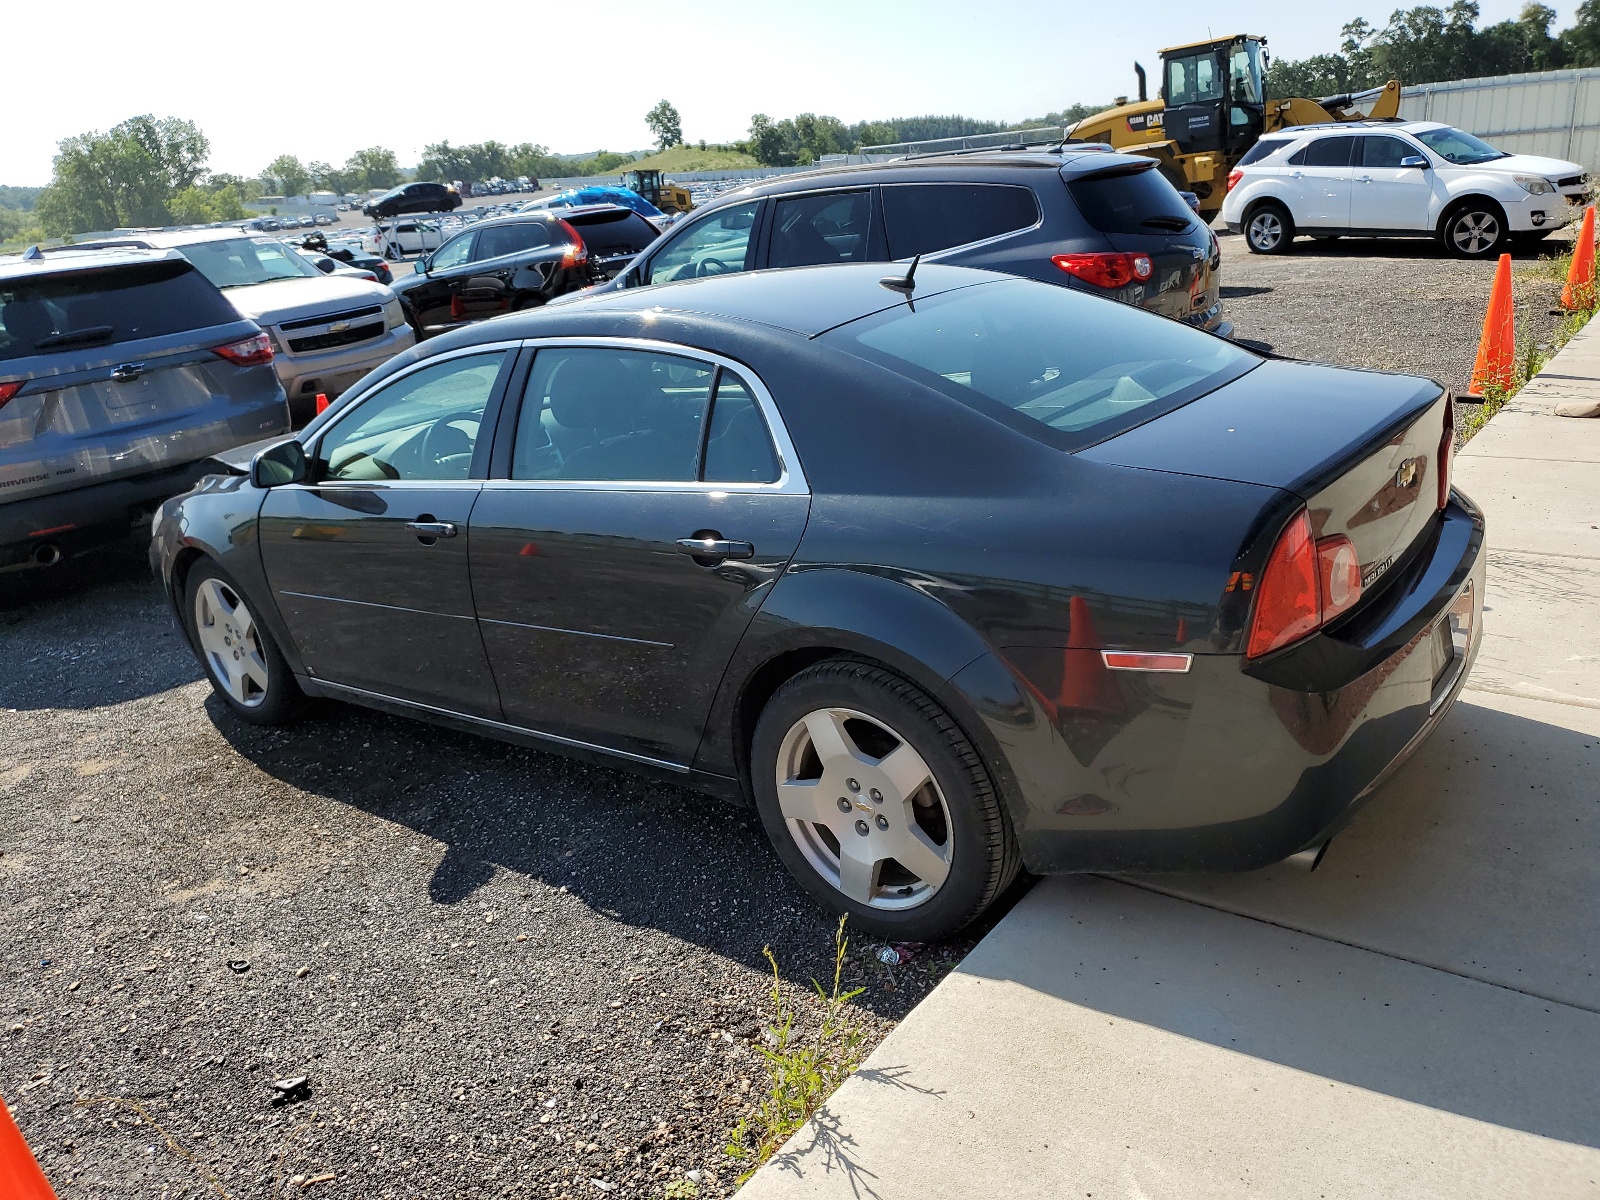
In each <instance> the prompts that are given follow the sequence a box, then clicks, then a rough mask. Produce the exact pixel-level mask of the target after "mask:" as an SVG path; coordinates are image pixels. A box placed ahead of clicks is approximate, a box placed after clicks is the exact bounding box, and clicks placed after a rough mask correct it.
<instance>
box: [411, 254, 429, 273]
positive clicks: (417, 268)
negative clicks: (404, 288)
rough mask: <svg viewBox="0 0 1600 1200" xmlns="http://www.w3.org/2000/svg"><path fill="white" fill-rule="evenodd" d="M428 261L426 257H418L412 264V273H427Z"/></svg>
mask: <svg viewBox="0 0 1600 1200" xmlns="http://www.w3.org/2000/svg"><path fill="white" fill-rule="evenodd" d="M428 262H429V260H428V259H426V258H419V259H417V261H416V262H414V263H412V264H411V271H412V273H413V274H415V275H426V274H427V273H428Z"/></svg>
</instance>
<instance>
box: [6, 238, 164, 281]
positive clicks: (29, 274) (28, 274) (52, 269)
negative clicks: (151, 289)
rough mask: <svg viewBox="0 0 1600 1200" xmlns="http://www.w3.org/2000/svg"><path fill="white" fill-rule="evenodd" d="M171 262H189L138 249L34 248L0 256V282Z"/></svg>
mask: <svg viewBox="0 0 1600 1200" xmlns="http://www.w3.org/2000/svg"><path fill="white" fill-rule="evenodd" d="M34 250H39V253H38V255H37V257H35V256H34V254H33V251H34ZM170 259H176V260H179V261H183V262H187V261H188V260H187V259H185V258H184V257H183V255H181V254H179V253H178V252H177V251H176V250H165V249H162V250H155V249H146V248H143V247H137V246H96V245H90V246H86V247H80V246H54V247H51V248H49V249H47V250H43V249H39V248H38V247H33V248H32V249H30V250H28V251H25V252H24V253H22V254H0V282H10V281H13V280H20V279H28V278H34V277H37V276H40V275H59V274H61V273H63V272H66V271H92V270H95V269H97V268H101V267H117V266H127V265H129V264H130V263H146V262H165V261H167V260H170Z"/></svg>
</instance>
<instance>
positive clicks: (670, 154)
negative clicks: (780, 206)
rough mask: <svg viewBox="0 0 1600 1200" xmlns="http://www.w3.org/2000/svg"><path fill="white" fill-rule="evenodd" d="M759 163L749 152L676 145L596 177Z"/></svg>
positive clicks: (733, 167) (734, 167) (724, 168)
mask: <svg viewBox="0 0 1600 1200" xmlns="http://www.w3.org/2000/svg"><path fill="white" fill-rule="evenodd" d="M758 165H759V164H758V163H757V162H756V160H755V159H753V158H751V157H750V156H749V155H748V154H740V153H739V152H738V151H737V150H710V149H707V150H697V149H695V148H694V147H693V146H674V147H672V149H670V150H663V151H661V153H659V154H652V155H650V156H649V157H648V158H641V159H640V160H639V161H638V162H635V163H630V164H628V165H627V166H626V167H622V168H619V169H618V170H617V171H612V172H610V173H609V174H607V175H603V176H595V178H597V179H602V178H603V179H611V178H614V177H615V176H617V175H618V174H620V173H621V172H622V171H631V170H634V169H635V168H643V169H649V168H650V167H654V168H656V169H657V170H658V171H666V172H668V173H669V174H670V173H671V172H673V171H737V170H739V169H740V168H741V167H754V166H758Z"/></svg>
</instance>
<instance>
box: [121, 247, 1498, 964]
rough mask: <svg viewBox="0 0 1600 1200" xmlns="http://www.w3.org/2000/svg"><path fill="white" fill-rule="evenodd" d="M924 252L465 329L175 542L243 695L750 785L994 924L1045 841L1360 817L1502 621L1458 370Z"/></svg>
mask: <svg viewBox="0 0 1600 1200" xmlns="http://www.w3.org/2000/svg"><path fill="white" fill-rule="evenodd" d="M902 269H903V268H902ZM883 270H884V267H883V265H882V264H877V265H870V264H863V265H859V266H848V265H846V266H831V267H817V268H804V269H797V270H787V271H777V272H755V273H751V274H742V275H731V276H727V277H723V278H716V279H702V280H697V281H693V282H688V283H680V284H672V285H668V286H665V287H659V288H650V289H641V290H638V291H630V292H622V293H619V294H616V295H612V296H608V297H603V298H598V299H596V300H594V301H593V302H589V303H583V304H575V305H571V306H568V307H562V308H551V309H545V310H540V311H536V312H530V313H526V314H518V315H513V316H509V317H505V318H500V319H497V320H494V321H490V322H486V323H483V324H480V325H475V326H471V327H469V328H466V329H461V330H457V331H455V332H453V333H450V334H446V335H444V336H442V337H439V338H437V339H435V340H433V341H430V342H429V343H427V344H426V345H425V346H419V347H416V348H414V349H412V350H410V351H407V352H406V353H405V354H402V355H400V356H399V357H398V358H397V359H395V360H394V361H393V362H391V363H390V364H388V365H387V366H385V367H383V368H381V369H379V370H378V371H376V372H374V373H373V374H372V375H369V376H368V377H367V378H366V380H364V381H363V383H362V384H361V385H359V386H358V387H357V388H355V389H353V390H352V391H351V392H349V393H347V394H346V395H345V396H344V397H343V398H342V399H341V400H340V401H339V402H338V403H337V404H336V405H335V406H334V407H332V408H331V409H329V410H328V411H327V412H326V413H324V414H322V415H321V416H320V417H318V418H317V419H316V420H315V421H313V422H312V423H311V424H310V425H309V426H307V427H306V429H305V430H304V431H302V432H301V433H300V434H299V435H298V436H297V438H296V439H295V440H293V441H289V442H282V443H278V444H276V445H274V446H271V447H268V448H266V449H263V450H261V451H260V452H259V453H258V454H256V455H255V457H254V459H253V460H252V461H251V462H250V463H249V465H248V468H244V467H243V466H242V465H241V467H240V469H241V470H244V469H247V470H248V474H236V475H231V476H212V477H209V478H208V479H206V480H205V481H203V482H202V483H201V484H200V485H199V486H198V487H197V488H196V489H195V490H194V491H192V492H190V493H188V494H187V495H185V496H182V497H180V498H178V499H176V500H173V501H171V502H169V503H168V504H167V505H166V506H165V507H164V508H163V509H162V511H161V513H160V514H159V516H158V519H157V522H156V527H155V540H154V544H153V548H152V556H153V561H154V565H155V568H156V571H157V573H158V575H159V577H160V579H161V580H162V581H163V583H164V584H165V587H166V590H167V593H168V595H169V596H170V598H171V601H172V605H173V608H174V611H175V613H176V614H177V617H178V620H179V624H180V625H181V627H182V629H183V631H184V634H185V636H186V637H187V638H188V640H189V642H190V643H191V645H192V646H193V647H194V649H195V652H196V654H197V655H198V656H199V658H200V660H201V662H202V663H203V664H204V665H205V668H206V671H207V672H208V674H209V676H210V679H211V682H212V684H213V685H214V687H215V688H216V691H217V693H218V695H219V696H220V697H221V698H222V700H223V701H224V702H225V703H226V704H227V705H228V706H229V707H230V708H231V709H232V710H233V711H234V712H235V713H236V714H237V715H238V716H239V717H240V718H242V719H244V720H247V721H253V722H258V723H263V724H265V723H273V722H279V721H283V720H285V719H287V718H289V717H290V716H291V715H292V714H293V713H294V712H295V711H296V709H297V708H298V707H299V706H300V704H301V702H302V700H303V699H304V698H305V697H307V696H314V697H329V698H334V699H340V700H348V701H353V702H355V703H358V704H365V705H370V706H372V707H375V708H379V709H383V710H386V711H389V712H392V713H398V714H403V715H406V716H412V717H417V718H421V719H423V720H427V721H434V722H438V723H441V724H445V725H450V726H454V727H457V728H461V729H467V730H474V731H478V732H481V733H485V734H488V735H490V736H494V737H501V738H506V739H509V740H514V741H520V742H526V743H529V744H532V745H537V746H543V747H549V748H551V749H556V750H565V751H568V752H572V753H577V754H582V755H585V756H589V757H593V758H595V759H597V760H599V761H602V762H607V763H613V764H618V765H622V766H625V767H632V768H635V769H639V770H645V771H652V772H657V773H661V774H664V775H666V776H668V777H670V778H675V779H678V780H681V781H683V782H685V783H687V784H689V785H691V786H696V787H700V788H703V789H706V790H708V791H711V792H715V793H720V794H722V795H725V796H727V797H729V798H732V799H743V800H746V801H748V802H751V803H753V804H754V805H755V806H756V808H757V809H758V810H759V812H760V815H761V819H762V821H763V823H764V824H765V827H766V830H767V833H768V834H769V836H770V837H771V840H772V843H773V845H774V846H775V847H776V848H777V851H778V854H779V856H780V857H781V858H782V859H783V861H784V863H785V864H786V865H787V866H788V868H789V869H790V870H791V871H793V872H794V873H795V875H796V876H798V877H799V879H800V880H801V881H802V882H803V883H804V884H805V886H806V887H808V888H809V889H810V890H811V891H812V892H813V893H814V894H815V895H816V896H817V897H818V898H820V899H821V900H822V901H823V902H824V903H826V904H829V905H831V906H832V907H833V908H835V909H837V910H839V911H841V912H848V913H849V914H850V915H851V917H852V919H853V920H854V921H855V922H856V923H857V924H859V925H861V926H864V927H865V928H866V929H868V930H869V931H871V932H873V933H875V934H878V935H881V936H888V937H904V938H915V939H922V938H932V937H938V936H940V935H944V934H948V933H950V932H951V931H953V930H955V929H958V928H960V927H961V926H962V925H963V924H964V923H965V922H968V921H970V920H971V919H972V918H973V917H975V916H976V915H977V914H978V913H980V912H982V911H983V909H984V906H985V905H987V904H988V903H989V902H990V901H991V900H993V899H994V897H995V896H996V895H997V894H999V893H1000V891H1001V890H1002V889H1003V888H1005V886H1006V885H1007V884H1008V883H1009V882H1010V881H1011V879H1012V878H1013V877H1014V875H1015V874H1016V872H1017V871H1018V870H1019V869H1020V868H1023V867H1026V868H1027V869H1029V870H1031V871H1035V872H1060V871H1082V870H1115V871H1159V870H1175V869H1183V870H1191V869H1208V870H1210V869H1216V870H1239V869H1248V868H1253V867H1260V866H1264V865H1266V864H1268V863H1272V862H1274V861H1277V860H1280V859H1283V858H1285V857H1287V856H1290V855H1295V854H1300V855H1306V854H1307V853H1308V852H1314V851H1315V850H1316V848H1318V847H1320V846H1322V845H1324V844H1325V843H1326V841H1327V839H1328V838H1329V837H1330V835H1331V834H1332V832H1333V831H1334V830H1336V829H1337V828H1338V827H1339V825H1340V824H1341V822H1343V821H1345V820H1346V819H1347V818H1348V817H1349V815H1350V814H1351V812H1352V811H1353V810H1354V808H1355V807H1356V805H1357V804H1358V803H1359V802H1360V801H1361V800H1362V799H1363V798H1365V797H1366V796H1367V795H1369V794H1370V793H1371V792H1372V791H1373V790H1374V788H1375V787H1376V786H1377V785H1378V783H1379V782H1380V781H1381V780H1382V779H1383V778H1384V777H1385V776H1387V775H1388V774H1389V772H1390V771H1391V770H1392V769H1393V768H1394V767H1395V766H1396V765H1397V764H1398V763H1400V762H1401V761H1402V760H1403V759H1404V758H1405V757H1406V756H1407V755H1408V754H1409V752H1410V751H1411V750H1412V749H1413V748H1415V746H1416V745H1417V744H1418V743H1419V741H1420V740H1421V739H1422V738H1423V737H1425V736H1426V735H1427V734H1428V733H1429V731H1430V730H1432V729H1433V727H1434V726H1435V725H1436V724H1437V723H1438V721H1439V720H1440V719H1441V717H1442V716H1443V714H1444V713H1445V711H1446V709H1447V708H1448V707H1449V705H1450V703H1451V701H1452V700H1453V699H1454V698H1455V696H1456V694H1457V692H1458V691H1459V690H1460V688H1461V686H1462V683H1463V680H1464V679H1465V677H1466V674H1467V669H1468V666H1469V665H1470V663H1471V661H1472V658H1473V656H1474V654H1475V652H1476V650H1477V644H1478V638H1479V622H1478V619H1477V614H1478V606H1479V601H1480V599H1481V597H1482V594H1483V573H1484V565H1483V564H1484V545H1483V537H1484V526H1483V518H1482V516H1481V515H1480V514H1479V512H1478V510H1477V509H1476V508H1474V507H1473V506H1472V504H1471V503H1470V502H1469V501H1468V500H1467V499H1466V498H1465V497H1463V496H1461V495H1460V494H1459V493H1455V492H1452V491H1451V489H1450V486H1449V478H1448V475H1449V462H1450V445H1451V432H1452V430H1451V413H1450V408H1451V400H1450V397H1449V395H1448V394H1447V393H1446V392H1444V391H1443V390H1442V389H1441V388H1440V387H1439V386H1438V385H1437V384H1434V383H1431V382H1429V381H1427V380H1424V379H1418V378H1413V377H1408V376H1402V375H1389V374H1379V373H1373V372H1356V371H1346V370H1338V369H1334V368H1330V367H1324V366H1313V365H1309V364H1304V363H1295V362H1286V361H1281V360H1272V359H1263V358H1261V357H1259V356H1257V355H1254V354H1251V353H1249V352H1247V351H1246V350H1243V349H1241V348H1239V347H1237V346H1234V345H1232V344H1230V343H1229V342H1227V341H1224V340H1222V339H1220V338H1217V337H1213V336H1211V335H1208V334H1205V333H1202V332H1200V331H1198V330H1195V329H1192V328H1189V327H1187V326H1184V325H1182V324H1179V323H1177V322H1174V321H1169V320H1165V319H1163V318H1160V317H1156V316H1152V315H1150V314H1148V313H1145V312H1141V311H1139V310H1137V309H1133V308H1129V307H1127V306H1124V305H1120V304H1116V303H1113V302H1110V301H1106V300H1101V299H1097V298H1094V297H1091V296H1087V295H1083V294H1081V293H1076V292H1072V291H1069V290H1067V289H1063V288H1056V287H1050V286H1048V285H1046V284H1041V283H1036V282H1032V281H1029V280H1023V279H1016V278H1012V277H1008V276H1000V275H993V274H989V273H985V272H977V271H971V270H965V269H960V268H953V267H938V266H924V267H923V268H922V269H921V271H919V272H918V273H917V274H916V278H915V280H914V281H913V285H912V290H911V292H910V294H909V295H907V294H906V292H905V290H904V288H903V286H902V288H901V289H900V290H896V289H893V288H890V287H886V286H884V284H885V282H890V283H892V282H901V283H902V285H903V281H895V280H888V281H884V280H882V276H883ZM530 802H537V801H530Z"/></svg>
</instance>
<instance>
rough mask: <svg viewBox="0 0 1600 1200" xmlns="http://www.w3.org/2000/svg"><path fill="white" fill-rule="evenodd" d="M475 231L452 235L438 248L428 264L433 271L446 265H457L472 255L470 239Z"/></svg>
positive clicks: (439, 269) (442, 268) (473, 236)
mask: <svg viewBox="0 0 1600 1200" xmlns="http://www.w3.org/2000/svg"><path fill="white" fill-rule="evenodd" d="M477 236H478V235H477V234H475V233H463V234H462V235H461V236H459V237H453V238H451V239H450V240H449V241H448V242H446V243H445V244H444V245H443V246H441V247H440V248H439V253H437V254H435V255H434V256H433V261H432V262H431V263H429V264H428V265H429V266H431V267H432V268H433V269H434V270H435V271H442V270H444V269H445V268H446V267H459V266H460V265H461V264H462V263H464V262H466V261H467V260H468V259H470V258H471V257H472V239H473V238H475V237H477Z"/></svg>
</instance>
